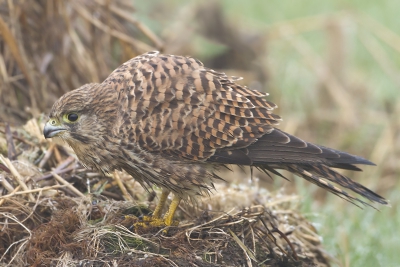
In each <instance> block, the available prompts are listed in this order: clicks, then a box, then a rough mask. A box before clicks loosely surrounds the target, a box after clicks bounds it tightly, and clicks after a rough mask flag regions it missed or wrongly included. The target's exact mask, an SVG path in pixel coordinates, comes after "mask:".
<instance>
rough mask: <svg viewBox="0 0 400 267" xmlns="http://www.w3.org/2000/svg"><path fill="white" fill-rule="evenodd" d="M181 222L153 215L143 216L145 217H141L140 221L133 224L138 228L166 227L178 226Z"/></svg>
mask: <svg viewBox="0 0 400 267" xmlns="http://www.w3.org/2000/svg"><path fill="white" fill-rule="evenodd" d="M178 224H179V222H178V221H168V220H167V219H165V218H164V219H161V218H155V217H152V216H143V218H140V219H139V221H138V222H136V223H135V224H133V226H134V227H135V229H136V228H138V227H142V228H146V227H166V226H178Z"/></svg>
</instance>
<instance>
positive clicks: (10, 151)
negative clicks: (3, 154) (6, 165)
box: [5, 123, 17, 160]
mask: <svg viewBox="0 0 400 267" xmlns="http://www.w3.org/2000/svg"><path fill="white" fill-rule="evenodd" d="M5 129H6V130H5V132H6V133H5V135H6V141H7V156H8V158H9V159H10V160H16V159H17V151H16V150H15V144H14V141H13V136H12V133H11V129H10V125H9V124H8V123H6V127H5Z"/></svg>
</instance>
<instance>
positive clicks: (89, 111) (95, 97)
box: [43, 83, 116, 148]
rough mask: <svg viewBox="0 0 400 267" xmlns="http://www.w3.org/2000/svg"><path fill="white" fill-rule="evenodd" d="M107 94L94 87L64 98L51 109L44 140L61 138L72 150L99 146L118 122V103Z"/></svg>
mask: <svg viewBox="0 0 400 267" xmlns="http://www.w3.org/2000/svg"><path fill="white" fill-rule="evenodd" d="M106 91H107V90H104V88H101V85H100V84H95V83H92V84H86V85H84V86H82V87H80V88H78V89H75V90H73V91H70V92H68V93H66V94H65V95H63V96H62V97H61V98H60V99H58V100H57V101H56V102H55V103H54V105H53V107H52V109H51V112H50V115H49V120H48V121H47V123H46V125H45V126H44V130H43V133H44V136H45V138H52V137H60V138H61V139H63V140H64V141H66V142H67V143H68V144H69V145H71V146H72V147H73V148H74V147H76V146H78V145H83V144H93V143H95V142H98V140H99V137H101V136H102V135H104V134H106V132H107V130H108V131H109V130H110V127H109V124H110V123H112V120H113V119H115V115H114V113H115V112H114V111H115V110H116V106H115V100H114V99H113V98H114V97H113V95H111V96H110V95H107V94H106V93H105V92H106ZM109 92H110V93H111V94H112V90H111V91H109ZM110 102H113V103H110Z"/></svg>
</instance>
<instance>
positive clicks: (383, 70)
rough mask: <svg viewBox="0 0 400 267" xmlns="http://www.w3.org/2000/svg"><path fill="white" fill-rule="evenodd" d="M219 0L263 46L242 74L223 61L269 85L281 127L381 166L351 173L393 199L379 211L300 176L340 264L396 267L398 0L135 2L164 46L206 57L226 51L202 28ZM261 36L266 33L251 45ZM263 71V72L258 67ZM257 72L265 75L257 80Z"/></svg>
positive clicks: (308, 209) (242, 31)
mask: <svg viewBox="0 0 400 267" xmlns="http://www.w3.org/2000/svg"><path fill="white" fill-rule="evenodd" d="M212 3H219V4H221V9H220V10H222V13H223V14H224V15H225V16H226V17H225V18H226V21H228V22H229V24H230V26H231V28H234V29H236V30H237V32H238V33H239V34H238V35H239V36H241V37H242V38H243V40H244V42H246V40H248V43H249V46H251V48H252V49H253V48H254V47H256V48H257V49H259V50H257V51H254V52H255V54H256V56H255V57H254V58H248V61H251V64H252V65H250V67H243V68H242V71H243V72H241V71H239V72H238V70H237V69H238V68H237V67H232V70H229V69H231V68H230V67H229V66H227V65H226V66H223V67H222V68H223V69H224V70H225V71H226V72H228V74H231V75H242V76H244V77H245V83H247V84H250V86H254V87H257V86H258V87H257V88H261V90H264V91H267V92H269V93H270V100H272V101H273V102H275V103H277V104H278V106H279V108H278V109H277V111H276V113H277V114H279V115H281V116H282V117H283V122H282V124H281V128H282V129H284V130H285V131H288V132H290V133H292V134H296V135H298V136H299V137H302V138H304V139H306V140H308V141H312V142H315V143H318V144H323V145H325V146H330V147H333V148H336V149H341V150H345V151H348V152H351V153H354V154H357V155H360V156H363V157H365V158H368V159H370V160H371V161H373V162H375V163H376V164H377V166H376V167H373V166H367V167H365V168H363V169H364V172H362V173H351V174H349V176H350V177H351V178H354V179H356V180H358V181H360V182H361V183H362V184H364V185H366V186H368V187H370V188H371V189H373V190H376V191H377V192H378V193H380V194H381V195H383V196H385V197H386V198H388V199H389V200H390V201H391V204H392V207H391V208H388V207H378V209H380V211H376V210H373V209H371V208H364V209H359V208H357V207H355V206H353V205H350V204H348V203H346V202H345V201H343V200H341V199H339V198H337V197H335V196H332V195H326V194H324V193H323V192H321V191H320V190H318V189H316V188H315V186H313V185H310V184H308V183H306V182H303V181H300V180H301V179H299V178H297V179H295V184H296V187H297V191H298V193H299V195H300V196H301V197H302V200H303V203H302V205H301V207H302V210H303V212H304V213H306V214H307V216H309V218H310V219H311V221H313V222H315V225H316V227H317V229H318V230H319V233H320V234H321V235H322V236H323V240H324V246H325V248H326V249H327V251H328V252H329V253H330V254H331V255H332V256H333V257H334V258H336V259H337V263H336V264H337V266H398V264H399V262H400V254H399V253H398V250H399V247H400V236H399V235H398V233H397V232H398V230H397V229H398V226H399V225H400V213H399V212H398V211H399V204H400V197H399V194H398V192H399V191H400V183H399V181H398V178H399V177H400V167H399V163H398V162H399V160H400V120H399V119H398V116H399V115H400V96H399V95H400V91H399V90H400V75H399V71H400V32H399V31H398V29H400V20H399V18H398V11H399V10H400V2H399V1H380V2H376V1H361V0H359V1H333V0H330V1H323V2H321V1H317V0H307V1H262V0H258V1H256V0H253V1H239V0H225V1H220V2H217V1H210V2H206V3H202V2H201V1H191V2H188V1H183V0H175V1H168V4H167V3H166V2H164V3H160V2H159V1H154V0H152V1H146V2H144V1H142V2H140V1H138V2H136V6H137V8H138V10H137V15H138V16H139V17H140V18H141V19H142V20H143V21H146V22H147V25H150V26H151V27H152V30H154V31H155V32H157V33H159V34H160V35H161V36H163V38H164V39H165V40H167V41H166V45H165V52H167V53H179V51H181V53H183V54H185V53H190V54H191V55H192V56H194V57H197V58H199V59H201V60H202V61H205V62H207V59H208V58H209V57H215V56H216V55H219V54H223V53H224V52H226V51H227V50H229V45H227V44H226V40H225V41H224V39H223V38H219V36H218V34H217V35H216V34H214V38H206V37H204V36H205V35H206V34H204V32H202V33H199V29H200V28H204V23H207V18H212V14H214V13H213V12H215V8H213V7H211V6H214V4H212ZM199 6H200V7H201V8H199ZM207 6H210V7H207ZM199 9H200V10H201V11H200V12H198V13H197V14H193V12H194V11H193V10H199ZM217 9H218V8H217ZM207 13H210V14H211V15H210V16H209V17H208V15H209V14H207ZM194 18H196V20H194ZM210 23H211V22H210ZM199 25H202V26H199ZM214 26H215V27H216V28H219V27H218V26H219V25H214ZM211 28H212V26H211ZM220 34H221V35H223V34H224V33H223V32H220ZM246 38H247V39H246ZM257 38H258V39H257ZM177 40H178V41H177ZM182 40H183V41H182ZM221 40H223V41H221ZM254 40H261V41H260V42H258V44H257V45H253V44H254V42H253V41H254ZM185 42H186V43H187V42H189V43H190V48H187V45H184V44H182V43H185ZM224 42H225V43H224ZM260 43H261V45H260ZM231 45H232V46H233V45H235V44H234V43H232V44H231ZM253 50H254V49H253ZM236 53H239V52H236ZM245 60H246V59H244V61H245ZM256 71H260V73H259V75H258V76H254V75H252V73H254V72H256ZM260 77H267V79H265V81H262V79H261V82H260ZM282 186H287V183H286V182H282V181H281V180H279V179H275V185H274V188H275V189H278V188H281V187H282Z"/></svg>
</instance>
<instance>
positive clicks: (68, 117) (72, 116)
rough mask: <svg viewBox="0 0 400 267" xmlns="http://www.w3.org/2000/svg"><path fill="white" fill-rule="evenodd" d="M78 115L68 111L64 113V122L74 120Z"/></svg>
mask: <svg viewBox="0 0 400 267" xmlns="http://www.w3.org/2000/svg"><path fill="white" fill-rule="evenodd" d="M78 118H79V116H78V114H76V113H68V114H65V115H64V121H66V122H76V121H77V120H78Z"/></svg>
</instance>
